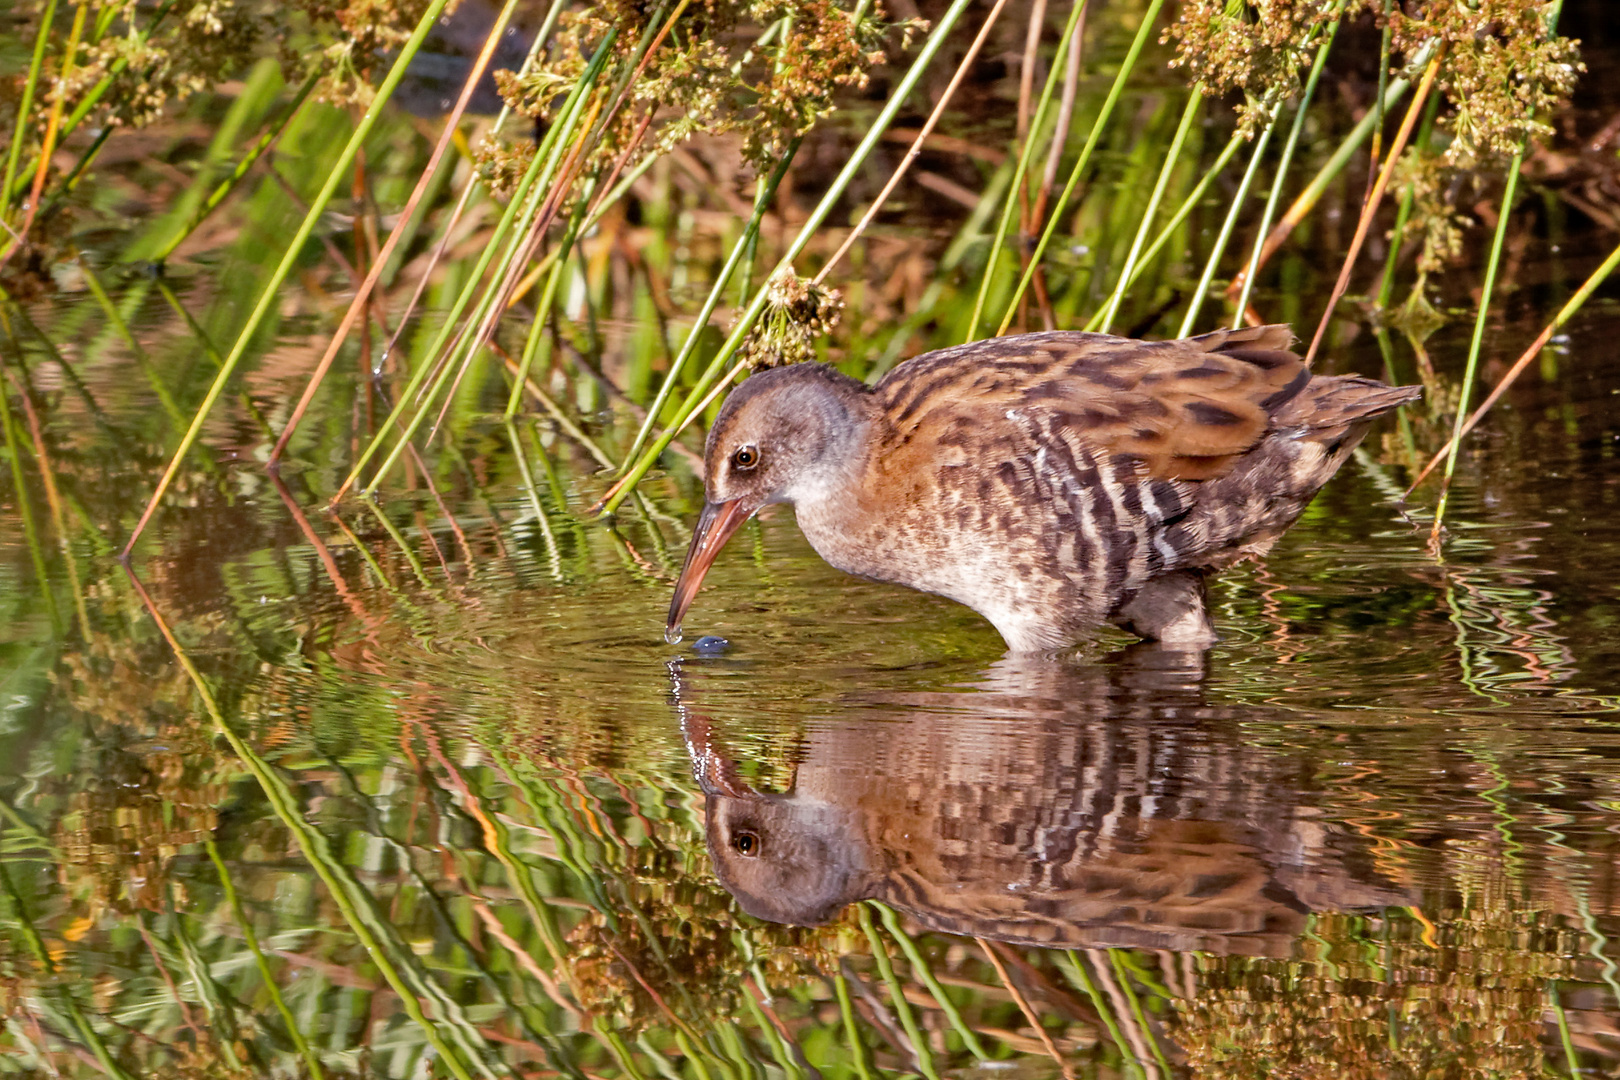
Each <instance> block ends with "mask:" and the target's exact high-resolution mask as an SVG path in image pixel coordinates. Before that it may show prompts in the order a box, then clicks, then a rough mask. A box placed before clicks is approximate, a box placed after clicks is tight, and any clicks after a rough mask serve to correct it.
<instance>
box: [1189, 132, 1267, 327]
mask: <svg viewBox="0 0 1620 1080" xmlns="http://www.w3.org/2000/svg"><path fill="white" fill-rule="evenodd" d="M1277 120H1278V114H1277V113H1276V112H1273V113H1272V115H1271V119H1270V120H1268V121H1266V126H1265V129H1264V130H1263V131H1261V132H1260V137H1259V138H1258V139H1256V140H1254V151H1253V152H1252V153H1251V154H1250V155H1249V167H1248V168H1247V169H1244V170H1243V179H1242V180H1240V181H1238V189H1237V192H1236V193H1235V194H1234V195H1233V196H1232V203H1231V205H1230V206H1229V207H1227V210H1226V220H1224V221H1222V222H1221V231H1220V235H1218V236H1217V237H1216V238H1215V245H1214V247H1212V248H1211V249H1210V252H1209V258H1208V259H1206V260H1205V261H1204V273H1203V276H1202V277H1200V278H1199V279H1198V284H1197V285H1196V286H1195V287H1194V288H1193V294H1192V299H1191V301H1189V302H1188V304H1187V314H1186V316H1185V317H1184V318H1183V319H1182V320H1181V329H1180V331H1178V332H1177V334H1176V336H1177V337H1186V336H1187V335H1188V334H1191V333H1192V328H1193V327H1194V326H1196V325H1198V312H1199V309H1200V308H1202V307H1203V305H1204V297H1206V296H1207V295H1209V283H1210V282H1211V281H1212V280H1214V278H1215V268H1216V267H1217V266H1219V265H1220V262H1221V257H1222V256H1223V255H1225V254H1226V245H1227V244H1228V243H1230V242H1231V239H1232V232H1233V230H1235V229H1236V228H1237V219H1238V215H1239V214H1241V213H1242V212H1243V204H1244V203H1245V202H1247V201H1248V198H1249V187H1250V186H1251V185H1252V184H1253V183H1254V177H1255V174H1256V173H1257V172H1259V171H1260V162H1261V161H1262V160H1263V159H1264V158H1265V156H1266V147H1267V146H1269V145H1270V144H1271V133H1272V132H1273V131H1276V130H1277ZM1280 179H1281V178H1280V177H1279V180H1280ZM1274 186H1275V185H1274Z"/></svg>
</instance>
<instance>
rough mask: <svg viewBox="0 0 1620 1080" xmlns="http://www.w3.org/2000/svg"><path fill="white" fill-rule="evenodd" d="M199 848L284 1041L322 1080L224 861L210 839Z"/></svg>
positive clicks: (316, 1060) (318, 1065) (318, 1062)
mask: <svg viewBox="0 0 1620 1080" xmlns="http://www.w3.org/2000/svg"><path fill="white" fill-rule="evenodd" d="M203 847H204V848H205V849H206V850H207V852H208V857H209V859H211V860H212V861H213V863H214V869H215V870H216V871H218V873H219V883H220V885H221V886H222V887H223V888H224V890H225V900H226V902H227V903H228V904H230V906H231V914H232V916H234V917H235V919H236V928H237V929H238V930H240V931H241V932H242V940H244V941H246V942H247V947H248V950H249V951H250V952H252V953H253V963H254V966H256V967H257V968H258V969H259V978H261V979H262V980H264V986H265V991H266V992H267V993H268V994H269V995H270V1001H271V1003H272V1004H273V1005H275V1007H276V1012H278V1013H280V1014H281V1022H282V1024H283V1025H285V1027H286V1029H287V1037H288V1038H289V1039H290V1040H292V1044H293V1048H294V1049H295V1050H297V1051H298V1056H299V1057H301V1058H303V1059H304V1064H305V1065H307V1066H309V1075H310V1076H311V1077H313V1078H314V1080H323V1077H324V1076H325V1074H324V1073H323V1072H322V1071H321V1059H320V1057H319V1056H317V1055H316V1053H315V1051H314V1050H313V1049H312V1048H311V1047H310V1045H309V1043H308V1041H306V1040H305V1038H304V1033H303V1032H302V1031H300V1030H298V1021H297V1020H295V1019H294V1018H293V1014H292V1010H291V1009H289V1008H287V1002H286V1001H285V1000H283V998H282V996H281V987H280V986H278V985H277V984H276V979H275V973H274V972H272V971H271V970H270V961H269V959H267V958H266V957H265V955H264V950H263V949H261V948H259V935H257V934H255V933H254V932H253V924H252V923H250V922H249V921H248V918H247V913H246V912H244V911H243V910H242V901H241V898H239V897H238V896H237V895H236V885H235V884H234V883H233V882H232V881H231V875H230V872H229V871H228V870H227V869H226V868H225V860H224V859H222V858H220V854H219V845H217V844H215V843H214V840H213V838H212V837H209V838H208V839H206V840H204V841H203Z"/></svg>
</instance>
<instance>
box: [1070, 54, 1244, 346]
mask: <svg viewBox="0 0 1620 1080" xmlns="http://www.w3.org/2000/svg"><path fill="white" fill-rule="evenodd" d="M1203 104H1204V84H1203V83H1202V82H1200V83H1198V84H1197V85H1196V86H1194V87H1193V88H1192V93H1191V95H1190V96H1189V97H1188V98H1187V108H1186V109H1185V110H1184V111H1183V112H1182V114H1181V123H1180V125H1179V126H1177V128H1176V134H1175V137H1174V138H1173V139H1171V140H1170V149H1169V150H1168V151H1167V152H1166V153H1165V155H1164V166H1163V167H1162V168H1160V169H1159V179H1158V180H1157V181H1156V182H1155V183H1154V185H1153V194H1152V195H1151V196H1149V197H1148V204H1147V209H1145V210H1143V211H1142V224H1141V225H1140V226H1138V227H1137V230H1136V238H1135V239H1134V240H1132V241H1131V250H1130V253H1129V254H1128V255H1126V256H1125V265H1124V266H1123V267H1121V268H1120V271H1119V284H1118V286H1116V287H1115V289H1114V291H1113V294H1112V295H1110V296H1109V298H1108V304H1107V305H1106V306H1105V307H1104V308H1103V314H1102V324H1101V326H1100V327H1099V328H1100V329H1101V330H1102V332H1103V333H1105V334H1106V333H1107V332H1108V327H1109V325H1110V324H1111V323H1113V321H1114V316H1116V315H1118V314H1119V305H1120V304H1121V303H1122V302H1123V301H1124V299H1125V288H1126V285H1127V283H1128V282H1130V281H1132V280H1134V278H1135V277H1136V264H1137V259H1138V257H1139V256H1140V255H1141V254H1142V245H1143V244H1144V243H1146V242H1147V235H1148V230H1149V229H1150V228H1152V227H1153V219H1154V218H1155V217H1157V216H1158V215H1159V203H1160V202H1161V201H1162V200H1163V199H1164V189H1165V188H1166V187H1168V186H1169V185H1170V174H1171V173H1173V172H1175V169H1176V165H1177V164H1178V163H1179V162H1180V161H1181V147H1182V145H1183V144H1184V143H1186V141H1187V132H1189V131H1191V130H1192V122H1193V118H1194V117H1196V116H1197V115H1198V110H1199V109H1200V108H1201V107H1202V106H1203ZM1216 171H1219V170H1216Z"/></svg>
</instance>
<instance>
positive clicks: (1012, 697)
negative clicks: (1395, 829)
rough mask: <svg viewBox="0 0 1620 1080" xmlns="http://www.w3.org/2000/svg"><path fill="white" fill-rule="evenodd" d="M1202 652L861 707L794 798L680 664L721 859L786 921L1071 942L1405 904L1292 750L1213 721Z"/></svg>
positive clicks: (1241, 926) (1183, 944)
mask: <svg viewBox="0 0 1620 1080" xmlns="http://www.w3.org/2000/svg"><path fill="white" fill-rule="evenodd" d="M1195 655H1196V654H1187V653H1175V652H1167V651H1164V650H1159V649H1154V648H1144V649H1141V650H1137V651H1135V653H1134V655H1128V656H1127V657H1126V659H1125V660H1124V661H1123V662H1120V663H1114V664H1111V665H1109V666H1104V667H1097V666H1081V665H1079V664H1059V663H1051V662H1046V663H1024V662H1020V661H1017V660H1012V659H1009V660H1004V661H1002V662H1001V663H999V664H997V665H995V666H994V667H992V668H990V669H989V670H988V671H987V672H986V673H985V676H984V678H983V680H982V681H981V682H980V683H979V684H978V685H977V692H973V693H970V692H964V693H957V694H937V695H925V696H922V697H910V698H907V699H905V700H890V701H885V702H881V703H867V704H857V705H853V706H852V707H851V708H850V712H849V715H848V716H847V718H840V719H837V720H834V721H830V722H825V723H816V724H814V725H813V726H812V727H811V728H810V730H809V731H808V732H807V733H806V734H805V736H804V739H803V743H802V745H801V747H800V748H799V751H798V752H797V753H796V754H795V755H794V764H795V769H794V780H793V783H792V786H791V790H790V791H788V792H787V793H785V794H768V793H765V792H762V791H758V790H755V789H754V788H753V787H750V786H749V785H748V784H746V783H745V782H743V781H742V780H741V778H740V777H739V774H738V771H737V769H736V768H735V766H734V763H733V762H731V761H730V760H729V759H728V758H727V756H726V754H725V751H724V749H723V747H722V746H721V742H720V736H719V734H718V733H717V732H716V731H715V730H714V729H713V726H712V725H711V723H710V722H709V721H708V719H707V718H706V717H705V716H704V715H703V714H702V712H701V711H700V709H699V708H698V706H697V705H696V703H695V701H694V700H693V699H694V696H695V688H694V681H693V679H692V678H691V677H690V676H689V675H687V674H683V673H682V672H681V671H680V670H679V668H678V666H677V668H676V672H675V674H676V694H677V699H678V702H679V704H680V707H681V712H682V725H683V729H684V731H685V733H686V737H687V742H688V747H689V750H690V752H691V753H692V756H693V762H694V768H695V770H696V772H697V774H698V777H699V780H700V782H701V784H702V786H703V788H704V790H705V793H706V794H707V796H708V798H707V812H706V821H707V831H708V846H709V852H710V855H711V857H712V859H713V862H714V868H715V872H716V874H717V875H718V876H719V878H720V881H721V883H722V884H724V885H725V887H726V888H727V889H728V890H730V891H731V892H732V893H733V895H735V896H736V898H737V900H738V902H739V903H740V904H741V905H742V907H743V909H744V910H746V911H748V912H749V913H750V914H753V915H755V916H758V917H760V918H763V919H768V920H772V921H776V922H784V923H794V924H801V925H806V924H816V923H821V922H825V921H826V920H828V919H830V918H831V917H832V916H833V915H835V914H836V913H837V912H838V911H839V909H840V908H842V907H843V906H844V905H846V904H849V903H851V902H852V901H855V900H860V899H878V900H883V901H885V902H886V903H888V904H890V905H892V906H894V907H896V908H899V909H901V910H903V911H905V912H907V913H909V914H910V915H912V916H913V917H914V918H915V919H916V920H917V921H918V922H919V923H921V924H922V925H923V926H925V927H928V928H930V929H935V930H943V931H948V932H952V933H958V934H965V935H974V936H979V937H986V938H994V939H999V940H1003V941H1011V942H1019V943H1026V944H1035V945H1046V946H1065V947H1071V946H1105V945H1125V946H1136V947H1148V948H1168V949H1204V950H1210V951H1215V952H1221V953H1243V954H1253V955H1286V953H1287V952H1288V949H1289V947H1290V945H1291V943H1292V941H1293V940H1294V938H1296V937H1297V936H1298V934H1299V933H1300V932H1301V931H1302V929H1303V927H1304V921H1305V916H1306V915H1307V914H1308V913H1309V912H1311V911H1316V910H1350V909H1360V908H1369V907H1380V906H1384V905H1388V904H1400V903H1406V902H1408V901H1407V900H1406V899H1405V898H1404V897H1402V896H1401V895H1399V894H1398V892H1397V891H1396V890H1395V889H1394V888H1392V887H1391V886H1390V885H1389V884H1388V883H1385V882H1381V881H1379V880H1377V879H1376V877H1375V876H1374V875H1372V874H1370V873H1369V872H1367V871H1366V870H1364V869H1363V867H1362V863H1363V862H1364V860H1363V858H1362V856H1363V853H1364V848H1365V846H1366V842H1365V841H1364V840H1363V839H1362V838H1361V837H1359V836H1356V835H1354V834H1347V833H1343V832H1336V831H1334V830H1333V829H1332V828H1331V827H1330V826H1328V825H1326V824H1324V823H1322V822H1321V821H1319V820H1318V819H1317V817H1316V815H1315V814H1314V812H1313V810H1312V808H1311V807H1310V806H1309V805H1307V804H1306V803H1305V802H1304V800H1303V798H1302V796H1301V794H1300V792H1299V791H1298V790H1297V788H1296V786H1295V783H1294V782H1293V778H1292V776H1291V775H1290V770H1289V766H1288V763H1287V761H1286V759H1282V758H1278V757H1277V756H1275V755H1274V754H1273V753H1271V752H1268V751H1262V750H1257V749H1253V748H1249V747H1245V746H1243V745H1241V744H1238V743H1236V742H1234V741H1228V740H1226V739H1223V738H1221V737H1220V736H1219V735H1216V734H1212V733H1211V724H1212V723H1213V722H1214V721H1218V720H1219V719H1221V718H1223V717H1222V716H1221V715H1219V711H1218V710H1212V709H1210V708H1209V707H1208V706H1206V705H1204V704H1203V703H1202V702H1201V700H1200V693H1199V686H1198V683H1199V678H1200V675H1201V672H1200V670H1199V668H1198V666H1197V665H1196V661H1194V660H1192V657H1194V656H1195ZM1188 665H1192V666H1188ZM1225 716H1226V717H1229V716H1230V713H1226V714H1225ZM1219 726H1220V725H1219V724H1218V723H1214V727H1216V728H1219Z"/></svg>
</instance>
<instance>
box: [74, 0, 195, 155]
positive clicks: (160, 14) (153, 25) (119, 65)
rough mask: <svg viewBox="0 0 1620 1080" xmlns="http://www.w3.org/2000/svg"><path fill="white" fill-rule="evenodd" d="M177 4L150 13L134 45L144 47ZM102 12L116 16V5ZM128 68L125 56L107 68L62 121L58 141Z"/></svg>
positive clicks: (168, 2) (167, 2) (170, 0)
mask: <svg viewBox="0 0 1620 1080" xmlns="http://www.w3.org/2000/svg"><path fill="white" fill-rule="evenodd" d="M178 2H179V0H163V3H162V5H160V6H159V7H158V9H157V10H156V11H154V12H152V18H151V21H149V22H148V23H147V24H146V27H145V28H144V29H143V30H141V31H140V32H138V33H137V34H135V35H134V43H135V45H137V46H141V45H145V44H146V41H147V39H148V38H150V37H151V36H152V31H154V30H156V29H157V28H158V26H159V25H160V24H161V23H162V22H163V20H164V18H166V17H167V16H168V14H169V12H170V11H172V10H173V9H174V5H175V4H176V3H178ZM104 10H105V12H106V13H108V14H116V13H117V11H118V8H117V6H116V5H108V7H107V8H106V9H104ZM102 29H104V28H98V32H97V35H96V36H98V37H99V36H100V33H101V32H102ZM128 67H129V58H128V57H127V56H120V57H119V58H118V59H117V60H114V61H113V62H112V65H111V66H110V67H108V68H107V74H105V75H103V76H102V77H101V79H100V80H99V81H98V82H97V83H96V85H95V86H93V87H91V88H90V92H89V93H87V94H85V95H84V97H83V98H81V99H80V100H79V104H78V105H76V106H74V108H73V111H72V112H70V113H69V114H68V117H67V119H66V120H64V121H62V129H61V131H60V133H59V135H58V139H59V140H60V139H65V138H67V137H68V136H69V135H71V134H73V132H74V131H75V130H76V129H77V128H78V126H79V125H80V124H81V123H83V122H84V118H85V117H86V116H88V115H90V110H91V109H94V108H95V107H96V106H97V105H99V104H100V103H101V99H102V98H103V97H105V96H106V95H107V91H108V90H111V89H112V86H113V83H114V82H116V81H117V79H118V76H120V75H122V74H123V73H124V71H125V70H126V69H127V68H128Z"/></svg>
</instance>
